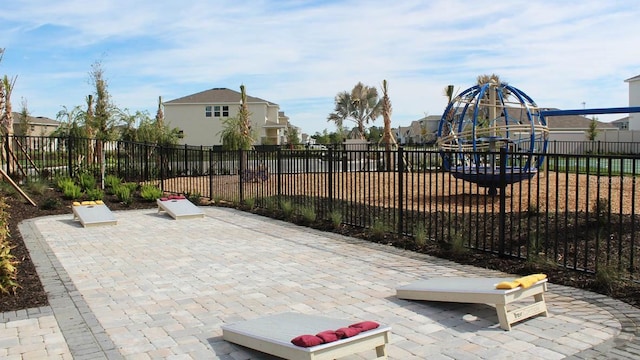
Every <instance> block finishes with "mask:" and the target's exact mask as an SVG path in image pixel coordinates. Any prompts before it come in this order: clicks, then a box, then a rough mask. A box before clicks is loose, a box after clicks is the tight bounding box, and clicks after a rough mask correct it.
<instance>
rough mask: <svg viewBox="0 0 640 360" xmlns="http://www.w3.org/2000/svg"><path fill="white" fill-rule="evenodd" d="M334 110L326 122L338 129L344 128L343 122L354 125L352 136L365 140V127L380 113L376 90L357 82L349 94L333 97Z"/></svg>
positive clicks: (344, 92)
mask: <svg viewBox="0 0 640 360" xmlns="http://www.w3.org/2000/svg"><path fill="white" fill-rule="evenodd" d="M334 101H335V108H334V110H333V112H332V113H331V114H329V116H328V117H327V121H333V122H334V123H335V124H336V126H337V127H338V128H339V129H342V128H343V126H344V121H345V120H349V121H353V122H355V123H356V129H357V131H356V132H355V134H354V136H355V137H357V138H360V139H364V138H365V125H366V124H368V123H369V122H373V121H375V120H376V119H377V118H378V116H380V113H381V111H382V109H381V105H380V101H379V100H378V90H377V89H376V88H375V87H370V86H366V85H364V84H362V83H361V82H358V83H357V84H356V86H354V88H353V90H351V92H350V93H349V92H347V91H343V92H341V93H338V95H336V97H335V100H334Z"/></svg>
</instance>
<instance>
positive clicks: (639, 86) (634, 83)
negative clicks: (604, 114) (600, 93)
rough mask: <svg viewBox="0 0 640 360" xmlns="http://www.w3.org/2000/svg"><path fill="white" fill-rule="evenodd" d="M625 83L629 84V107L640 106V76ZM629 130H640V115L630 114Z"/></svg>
mask: <svg viewBox="0 0 640 360" xmlns="http://www.w3.org/2000/svg"><path fill="white" fill-rule="evenodd" d="M624 82H626V83H629V107H632V106H640V75H638V76H634V77H632V78H629V79H627V80H625V81H624ZM629 130H640V113H631V114H629Z"/></svg>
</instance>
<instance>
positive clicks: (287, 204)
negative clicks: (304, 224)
mask: <svg viewBox="0 0 640 360" xmlns="http://www.w3.org/2000/svg"><path fill="white" fill-rule="evenodd" d="M280 209H281V210H282V213H283V214H284V217H285V219H291V216H292V215H293V204H292V203H291V201H288V200H282V201H281V202H280Z"/></svg>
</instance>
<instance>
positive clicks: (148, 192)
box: [140, 184, 162, 201]
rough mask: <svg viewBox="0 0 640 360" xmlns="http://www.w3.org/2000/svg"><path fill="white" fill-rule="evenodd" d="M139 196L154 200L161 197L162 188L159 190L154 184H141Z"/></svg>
mask: <svg viewBox="0 0 640 360" xmlns="http://www.w3.org/2000/svg"><path fill="white" fill-rule="evenodd" d="M140 197H141V198H142V199H144V200H145V201H155V200H156V199H158V198H161V197H162V190H160V188H159V187H157V186H156V185H151V184H146V185H142V186H141V187H140Z"/></svg>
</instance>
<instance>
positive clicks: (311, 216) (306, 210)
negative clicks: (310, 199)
mask: <svg viewBox="0 0 640 360" xmlns="http://www.w3.org/2000/svg"><path fill="white" fill-rule="evenodd" d="M300 216H302V219H303V220H304V221H305V223H307V224H311V223H313V222H314V221H316V218H317V214H316V209H314V208H313V207H311V206H304V207H302V208H300Z"/></svg>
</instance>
